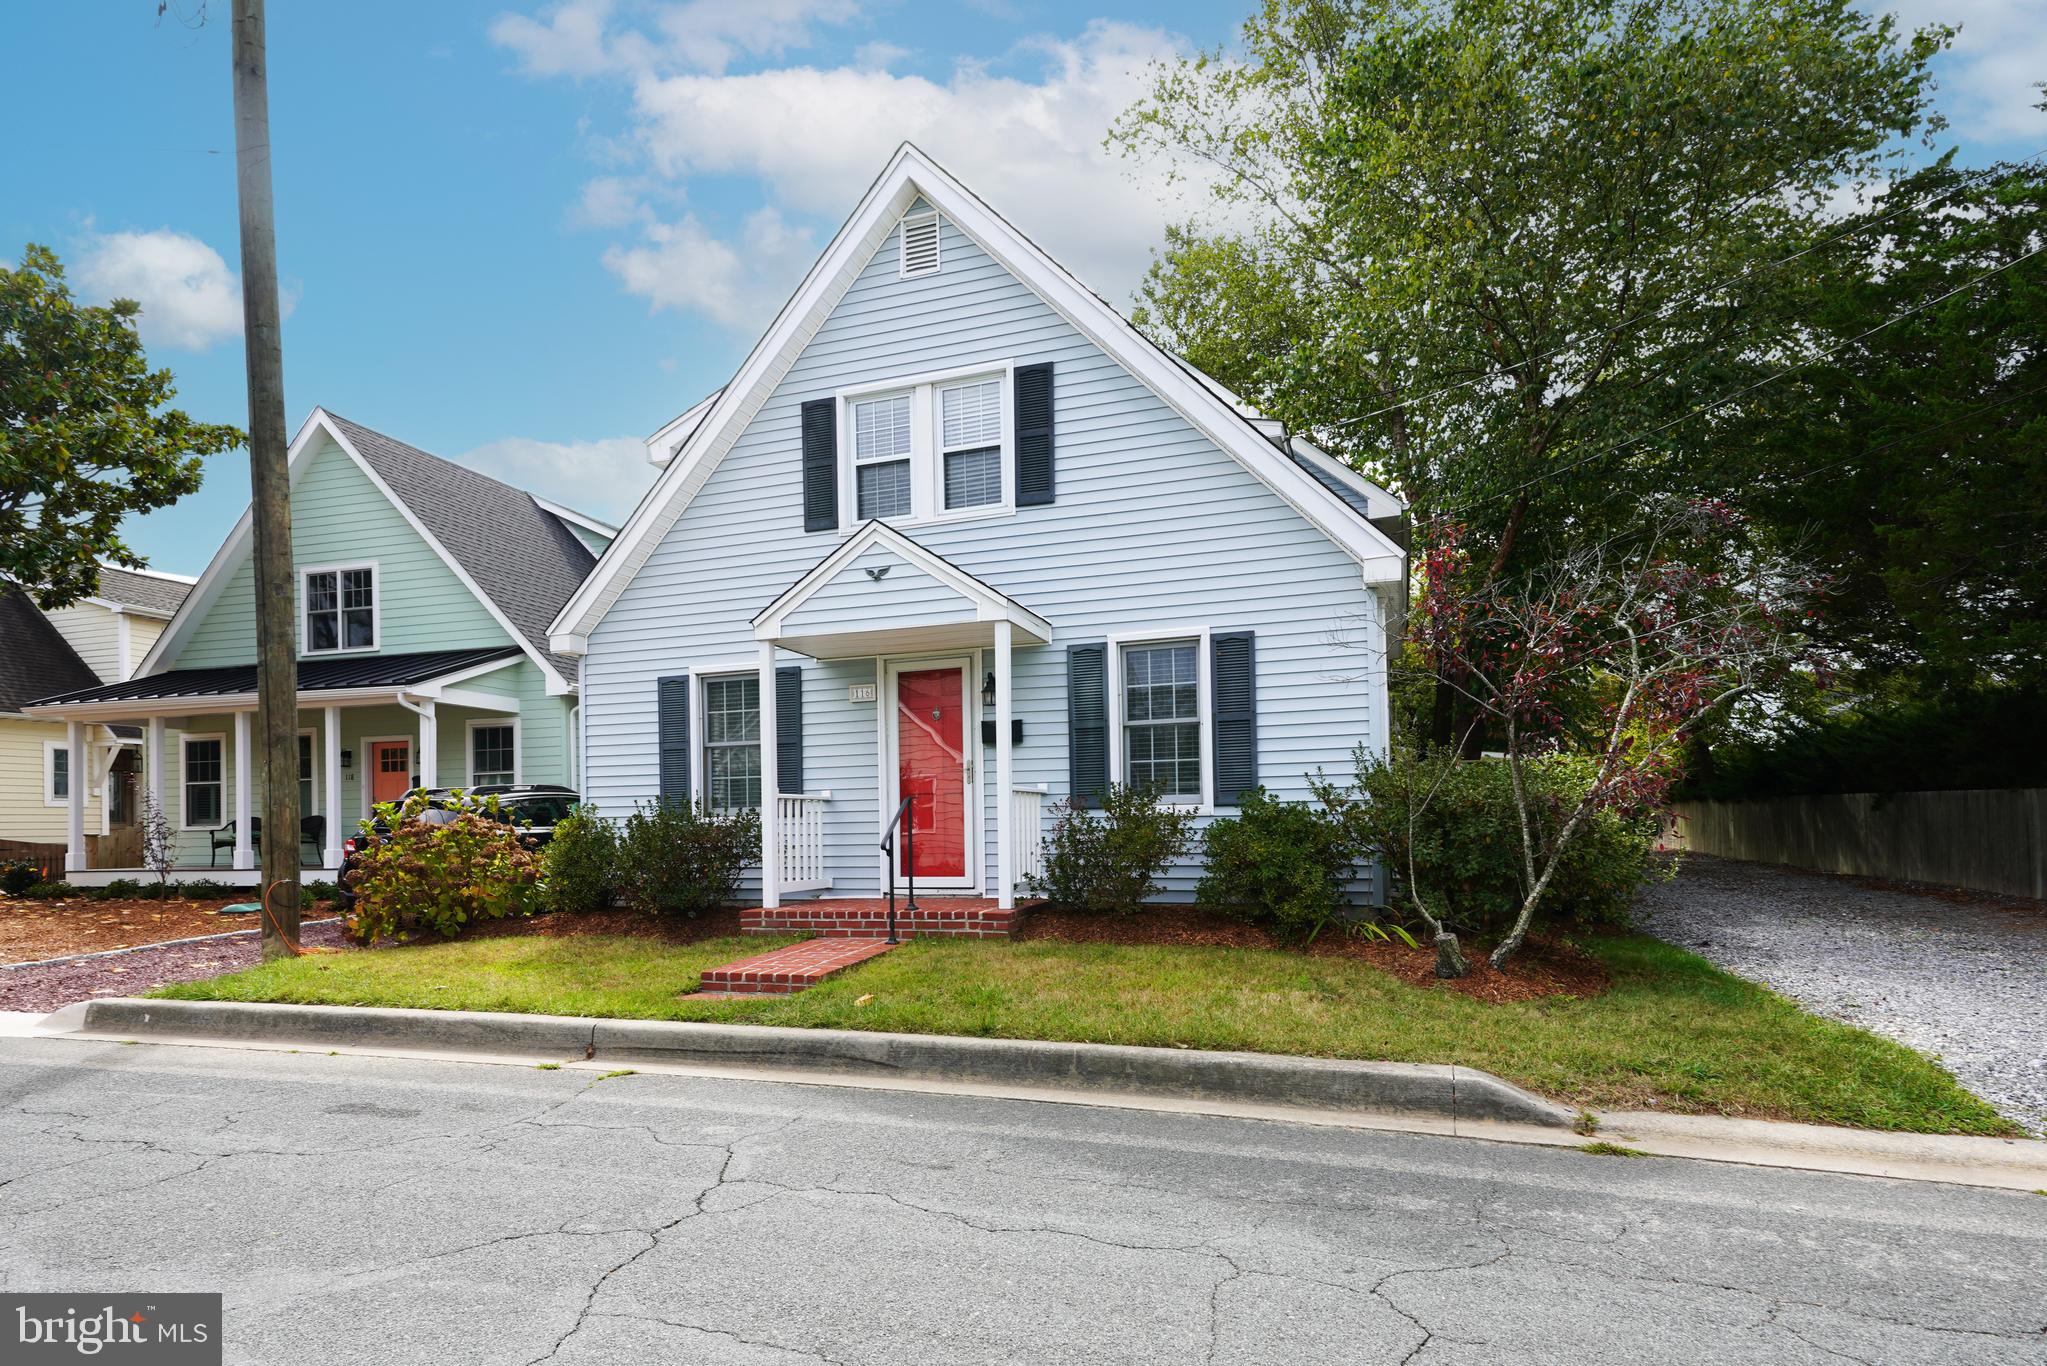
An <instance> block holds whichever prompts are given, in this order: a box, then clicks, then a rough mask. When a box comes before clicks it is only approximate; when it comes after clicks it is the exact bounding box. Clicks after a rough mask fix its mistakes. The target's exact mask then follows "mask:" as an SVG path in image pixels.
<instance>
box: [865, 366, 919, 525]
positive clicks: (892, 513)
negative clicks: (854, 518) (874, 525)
mask: <svg viewBox="0 0 2047 1366" xmlns="http://www.w3.org/2000/svg"><path fill="white" fill-rule="evenodd" d="M910 403H911V395H909V394H890V395H888V396H886V397H883V398H863V399H860V400H858V401H857V402H855V403H854V404H853V486H854V493H855V497H856V498H857V500H858V502H859V511H860V520H861V521H863V522H866V521H871V520H873V519H874V518H876V517H908V516H909V515H910V512H911V506H912V498H911V492H910V477H911V471H910V465H911V459H912V446H913V445H914V441H913V438H912V435H911V432H910Z"/></svg>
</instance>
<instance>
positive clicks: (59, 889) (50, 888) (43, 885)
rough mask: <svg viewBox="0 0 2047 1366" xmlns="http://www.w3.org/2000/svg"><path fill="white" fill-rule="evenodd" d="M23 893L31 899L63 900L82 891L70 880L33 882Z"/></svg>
mask: <svg viewBox="0 0 2047 1366" xmlns="http://www.w3.org/2000/svg"><path fill="white" fill-rule="evenodd" d="M21 894H22V895H23V896H24V897H26V898H28V899H29V900H30V901H63V900H65V899H67V898H69V897H74V896H78V895H79V894H80V893H79V890H78V888H76V887H74V886H72V885H71V884H70V883H68V882H32V883H30V884H29V885H28V886H27V887H24V888H23V889H22V892H21Z"/></svg>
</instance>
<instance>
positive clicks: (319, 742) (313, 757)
mask: <svg viewBox="0 0 2047 1366" xmlns="http://www.w3.org/2000/svg"><path fill="white" fill-rule="evenodd" d="M299 738H300V739H301V740H304V741H305V742H306V743H307V744H309V745H311V746H312V749H311V751H310V752H309V754H308V756H307V758H308V760H309V762H308V763H307V764H306V769H307V774H306V776H305V777H303V778H301V779H299V781H300V782H302V783H306V784H309V785H310V786H311V789H312V798H313V799H312V800H311V801H310V802H300V803H299V815H300V816H317V815H319V814H320V799H321V798H322V797H323V796H325V795H326V793H325V792H324V790H323V789H324V787H325V784H323V783H322V782H321V781H320V763H321V761H322V760H323V759H324V758H325V757H326V756H325V755H324V754H323V753H322V751H323V750H324V749H325V748H326V741H325V739H324V738H323V737H322V735H321V734H320V732H319V731H317V730H314V729H311V728H310V727H309V728H307V729H305V730H302V731H300V732H299ZM181 771H182V770H181Z"/></svg>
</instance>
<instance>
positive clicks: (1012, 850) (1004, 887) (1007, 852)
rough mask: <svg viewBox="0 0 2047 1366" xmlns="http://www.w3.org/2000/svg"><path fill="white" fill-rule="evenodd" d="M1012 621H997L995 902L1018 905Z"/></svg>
mask: <svg viewBox="0 0 2047 1366" xmlns="http://www.w3.org/2000/svg"><path fill="white" fill-rule="evenodd" d="M1011 634H1012V632H1011V629H1010V625H1009V623H1008V622H1006V621H998V622H996V623H995V906H996V909H998V910H1004V911H1007V910H1010V909H1012V908H1014V907H1015V905H1016V756H1015V754H1013V753H1012V752H1011V751H1012V749H1013V746H1012V745H1011V744H1010V736H1009V732H1010V719H1009V718H1010V716H1011V715H1012V713H1013V710H1014V709H1013V707H1012V706H1011V703H1010V692H1009V656H1010V643H1011V641H1010V637H1011Z"/></svg>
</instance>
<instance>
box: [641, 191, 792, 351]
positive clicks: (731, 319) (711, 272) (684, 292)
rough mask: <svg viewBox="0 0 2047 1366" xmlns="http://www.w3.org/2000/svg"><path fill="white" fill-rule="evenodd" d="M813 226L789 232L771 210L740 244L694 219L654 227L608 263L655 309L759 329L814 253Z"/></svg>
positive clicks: (745, 231) (750, 224)
mask: <svg viewBox="0 0 2047 1366" xmlns="http://www.w3.org/2000/svg"><path fill="white" fill-rule="evenodd" d="M817 250H818V249H817V245H816V242H815V240H814V238H813V236H812V234H811V232H810V230H809V229H808V228H797V227H792V226H790V224H789V223H787V222H786V221H784V219H783V217H782V215H781V212H780V211H779V210H777V209H776V208H774V207H773V206H772V205H770V206H768V207H765V208H761V209H756V210H755V211H754V212H753V213H752V214H750V215H748V216H747V220H746V223H745V225H744V227H743V228H742V229H741V232H740V234H739V237H738V238H737V240H736V242H727V241H725V240H723V239H722V238H720V237H718V236H717V235H716V234H715V233H713V232H711V231H710V229H708V228H706V227H705V226H704V224H703V223H702V222H700V221H699V220H698V219H697V217H696V215H695V214H684V215H683V216H682V218H681V219H680V220H679V221H677V222H674V223H653V224H651V225H649V226H648V228H647V229H646V231H645V232H644V233H643V234H642V235H641V239H640V241H639V243H638V244H637V245H634V246H631V247H623V246H613V247H611V248H609V249H607V250H606V251H605V253H604V264H605V267H606V268H607V269H609V270H610V271H611V272H612V273H613V274H614V275H616V276H618V278H619V281H620V283H622V284H624V285H625V287H626V289H627V291H628V292H629V293H633V294H638V295H642V296H644V297H645V298H647V299H648V300H650V301H651V302H652V303H653V305H654V307H655V308H656V309H662V308H673V309H677V310H680V311H683V312H692V313H701V314H703V315H704V316H705V317H707V318H709V319H711V320H712V321H713V322H717V323H723V324H725V325H726V326H728V327H738V328H741V329H745V328H749V327H750V328H753V329H755V330H758V329H760V328H762V327H765V326H766V324H767V318H768V315H769V314H771V313H772V312H773V311H774V308H775V305H776V304H778V303H780V302H781V300H782V298H783V296H785V295H786V294H788V292H789V291H790V290H791V289H792V288H794V287H795V284H796V281H797V279H798V278H799V277H800V276H801V275H802V273H803V269H804V267H806V266H808V265H809V264H810V262H811V260H812V258H813V257H815V256H816V254H817Z"/></svg>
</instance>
